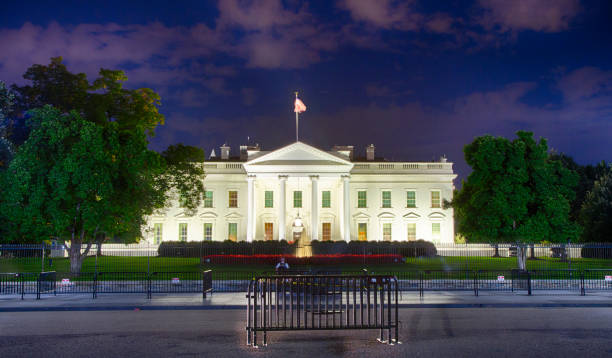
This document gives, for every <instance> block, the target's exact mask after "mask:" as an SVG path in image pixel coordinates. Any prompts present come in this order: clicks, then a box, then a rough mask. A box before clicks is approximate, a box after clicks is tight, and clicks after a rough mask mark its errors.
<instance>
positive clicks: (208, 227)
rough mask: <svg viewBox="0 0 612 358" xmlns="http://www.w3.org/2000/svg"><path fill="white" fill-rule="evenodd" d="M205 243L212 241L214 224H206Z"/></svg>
mask: <svg viewBox="0 0 612 358" xmlns="http://www.w3.org/2000/svg"><path fill="white" fill-rule="evenodd" d="M204 241H212V223H204Z"/></svg>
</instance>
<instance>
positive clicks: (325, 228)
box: [321, 223, 331, 241]
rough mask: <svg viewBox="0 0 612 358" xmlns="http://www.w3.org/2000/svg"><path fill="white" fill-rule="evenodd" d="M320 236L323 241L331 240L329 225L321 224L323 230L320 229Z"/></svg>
mask: <svg viewBox="0 0 612 358" xmlns="http://www.w3.org/2000/svg"><path fill="white" fill-rule="evenodd" d="M321 231H322V234H323V235H322V236H323V241H330V240H331V223H323V228H322V230H321Z"/></svg>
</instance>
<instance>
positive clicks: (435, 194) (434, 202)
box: [431, 190, 442, 208]
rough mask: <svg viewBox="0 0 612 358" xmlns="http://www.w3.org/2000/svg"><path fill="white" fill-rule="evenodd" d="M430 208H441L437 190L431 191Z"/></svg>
mask: <svg viewBox="0 0 612 358" xmlns="http://www.w3.org/2000/svg"><path fill="white" fill-rule="evenodd" d="M431 207H432V208H440V207H442V205H441V203H440V191H439V190H432V192H431Z"/></svg>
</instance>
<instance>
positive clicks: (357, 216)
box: [353, 212, 370, 219]
mask: <svg viewBox="0 0 612 358" xmlns="http://www.w3.org/2000/svg"><path fill="white" fill-rule="evenodd" d="M369 218H370V215H368V214H366V213H364V212H358V213H356V214H354V215H353V219H369Z"/></svg>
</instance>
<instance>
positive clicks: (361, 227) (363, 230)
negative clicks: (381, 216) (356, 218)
mask: <svg viewBox="0 0 612 358" xmlns="http://www.w3.org/2000/svg"><path fill="white" fill-rule="evenodd" d="M357 238H358V239H359V241H368V224H367V223H359V224H358V226H357Z"/></svg>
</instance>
